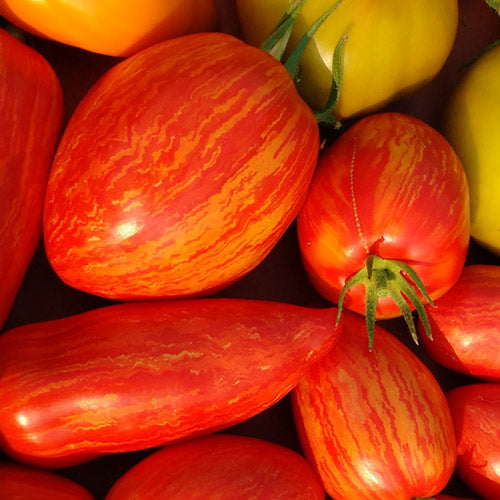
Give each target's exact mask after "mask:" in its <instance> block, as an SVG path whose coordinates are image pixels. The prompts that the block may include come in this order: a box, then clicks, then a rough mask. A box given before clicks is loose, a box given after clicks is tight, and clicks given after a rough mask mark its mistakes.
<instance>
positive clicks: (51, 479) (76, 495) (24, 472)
mask: <svg viewBox="0 0 500 500" xmlns="http://www.w3.org/2000/svg"><path fill="white" fill-rule="evenodd" d="M93 498H94V497H93V496H92V495H91V494H90V493H89V492H88V491H87V490H86V489H85V488H83V486H80V485H79V484H78V483H75V482H73V481H71V480H70V479H67V478H65V477H63V476H59V475H57V474H55V473H53V472H49V471H45V470H40V469H35V468H32V467H27V466H25V465H20V464H14V463H10V462H0V500H93Z"/></svg>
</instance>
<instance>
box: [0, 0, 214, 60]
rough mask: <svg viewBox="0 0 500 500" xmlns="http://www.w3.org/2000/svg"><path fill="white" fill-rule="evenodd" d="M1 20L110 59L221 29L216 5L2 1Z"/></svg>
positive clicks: (203, 1) (207, 1) (180, 0)
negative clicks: (163, 42)
mask: <svg viewBox="0 0 500 500" xmlns="http://www.w3.org/2000/svg"><path fill="white" fill-rule="evenodd" d="M0 15H2V16H3V17H5V18H6V19H8V20H9V21H10V22H12V23H13V24H15V25H17V26H19V27H20V28H22V29H23V30H26V31H28V32H30V33H34V34H35V35H38V36H42V37H46V38H49V39H52V40H55V41H58V42H62V43H65V44H69V45H73V46H75V47H79V48H82V49H85V50H89V51H92V52H98V53H101V54H107V55H110V56H122V57H123V56H129V55H131V54H134V53H136V52H138V51H140V50H142V49H144V48H146V47H149V46H150V45H153V44H155V43H158V42H161V41H163V40H166V39H169V38H174V37H176V36H180V35H185V34H187V33H192V32H197V31H210V30H213V29H215V27H216V19H217V15H216V9H215V3H214V1H213V0H188V1H186V0H170V1H169V2H164V1H163V0H142V1H140V2H139V1H137V0H119V1H117V0H90V1H89V0H87V1H85V2H81V1H78V0H49V1H43V2H39V1H33V0H0Z"/></svg>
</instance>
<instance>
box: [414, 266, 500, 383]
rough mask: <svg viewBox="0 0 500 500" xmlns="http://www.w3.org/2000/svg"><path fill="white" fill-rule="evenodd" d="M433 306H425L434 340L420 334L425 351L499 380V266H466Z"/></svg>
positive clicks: (455, 366)
mask: <svg viewBox="0 0 500 500" xmlns="http://www.w3.org/2000/svg"><path fill="white" fill-rule="evenodd" d="M435 305H436V307H427V315H428V317H429V321H430V324H431V328H432V335H433V340H430V339H429V338H428V337H427V336H426V335H425V334H423V335H422V334H421V335H420V338H421V339H422V346H423V347H424V349H425V350H426V352H427V353H428V354H429V355H430V356H431V357H432V358H433V359H434V360H435V361H437V362H438V363H440V364H442V365H443V366H446V367H447V368H450V369H452V370H456V371H458V372H461V373H466V374H468V375H472V376H474V377H477V378H480V379H483V380H488V381H495V382H500V266H496V265H484V264H475V265H473V264H471V265H467V266H465V267H464V270H463V272H462V274H461V275H460V278H459V279H458V281H457V283H456V284H455V285H454V286H453V287H452V288H451V289H450V290H449V291H448V292H447V293H446V294H445V295H443V296H442V297H441V298H439V299H438V300H436V302H435ZM418 328H419V330H420V332H421V333H423V327H422V323H421V322H419V324H418Z"/></svg>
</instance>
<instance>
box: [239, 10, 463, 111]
mask: <svg viewBox="0 0 500 500" xmlns="http://www.w3.org/2000/svg"><path fill="white" fill-rule="evenodd" d="M335 3H336V0H307V1H306V3H305V5H304V6H303V7H302V10H301V11H300V14H299V15H298V17H297V20H296V23H295V27H294V31H293V33H292V37H291V40H290V42H291V43H290V46H292V47H293V46H294V45H295V44H296V43H297V40H298V39H299V38H300V36H301V35H302V34H303V33H304V32H305V31H306V29H307V28H308V27H309V26H311V25H312V24H313V23H314V22H315V21H316V20H317V19H318V18H319V17H320V16H321V15H322V14H323V13H324V12H325V11H326V10H328V9H329V8H330V7H332V6H333V5H334V4H335ZM288 5H289V0H236V6H237V12H238V18H239V22H240V26H241V35H242V38H243V39H244V40H245V41H246V42H248V43H250V44H252V45H260V44H261V42H262V41H263V40H264V39H265V38H266V37H267V35H268V34H269V33H270V31H271V30H272V28H273V26H274V25H275V24H276V23H277V22H278V20H279V19H280V18H281V16H282V15H283V13H284V12H285V11H286V9H287V8H288ZM457 27H458V4H457V0H343V1H342V3H341V4H340V5H339V7H337V9H336V10H335V11H334V12H333V13H332V14H331V15H330V16H329V17H328V19H327V20H326V21H325V22H324V23H323V25H322V26H321V27H320V28H319V30H318V31H317V33H316V35H315V36H314V38H313V40H311V42H310V43H309V45H308V46H307V49H306V51H305V53H304V56H303V59H302V63H301V73H300V81H299V83H298V88H299V91H300V92H301V94H302V96H303V98H304V99H305V100H306V101H307V102H308V103H309V104H310V105H311V107H313V108H314V109H321V108H322V106H323V105H324V103H325V102H326V99H327V96H328V94H329V92H330V88H331V85H332V60H333V52H334V49H335V46H336V44H337V42H338V40H339V39H340V38H341V37H343V36H344V35H347V36H348V38H347V40H346V42H345V45H344V54H343V61H342V74H343V84H342V91H341V94H340V99H339V101H338V103H337V106H336V108H335V110H334V114H335V116H336V117H337V118H339V119H343V118H347V117H351V116H353V115H359V114H366V113H368V112H372V111H375V110H377V109H380V108H382V107H383V106H385V105H386V104H387V103H389V102H390V101H392V100H394V99H396V98H398V97H400V96H403V95H406V94H409V93H411V92H413V91H415V90H417V89H418V88H420V87H422V86H423V85H425V84H426V83H427V82H429V81H430V80H431V79H432V78H434V76H436V74H437V73H438V72H439V70H440V69H441V68H442V66H443V65H444V63H445V61H446V59H447V57H448V55H449V53H450V51H451V48H452V46H453V42H454V40H455V37H456V33H457Z"/></svg>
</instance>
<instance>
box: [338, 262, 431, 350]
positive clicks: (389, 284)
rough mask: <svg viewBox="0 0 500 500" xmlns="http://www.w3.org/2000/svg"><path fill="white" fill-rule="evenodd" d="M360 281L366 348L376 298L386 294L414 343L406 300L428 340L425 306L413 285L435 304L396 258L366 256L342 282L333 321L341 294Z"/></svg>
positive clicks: (410, 272) (371, 346)
mask: <svg viewBox="0 0 500 500" xmlns="http://www.w3.org/2000/svg"><path fill="white" fill-rule="evenodd" d="M408 278H410V280H411V281H412V282H413V284H412V283H411V282H410V280H409V279H408ZM360 284H362V285H364V286H365V295H366V299H365V318H366V328H367V333H368V346H369V348H370V351H371V350H372V348H373V337H374V334H375V310H376V308H377V302H378V299H379V298H383V297H390V298H391V299H392V300H393V301H394V302H395V303H396V305H397V306H398V307H399V309H400V310H401V312H402V314H403V317H404V320H405V322H406V324H407V326H408V329H409V330H410V334H411V337H412V339H413V341H414V342H415V343H416V344H418V337H417V332H416V328H415V323H414V321H413V316H412V311H411V308H410V305H409V302H410V303H411V304H413V306H414V307H415V310H416V311H417V314H418V316H419V317H420V319H421V320H422V323H423V325H424V328H425V332H426V334H427V336H428V337H429V338H430V339H432V332H431V328H430V324H429V319H428V317H427V313H426V312H425V307H424V305H423V303H422V300H421V298H420V297H419V296H418V293H417V291H416V290H415V287H416V288H417V289H418V291H420V293H421V294H422V296H423V297H424V298H425V300H426V301H427V302H428V303H429V304H430V305H431V306H433V307H435V306H434V303H433V302H432V299H431V298H430V296H429V294H428V293H427V291H426V289H425V286H424V284H423V283H422V280H421V279H420V278H419V277H418V275H417V273H416V272H415V271H414V270H413V269H412V268H411V267H410V266H409V265H408V264H406V263H404V262H401V261H397V260H392V259H384V258H382V257H379V256H377V255H369V256H368V257H367V258H366V261H365V266H364V267H363V268H361V269H360V270H359V271H358V272H357V273H356V274H354V275H353V276H352V277H351V278H349V279H348V280H347V281H346V283H345V285H344V287H343V288H342V290H341V292H340V296H339V300H338V306H337V307H338V314H337V324H338V323H339V321H340V316H341V314H342V306H343V302H344V298H345V294H346V293H347V291H348V290H349V289H350V288H352V287H353V286H355V285H360Z"/></svg>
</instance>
